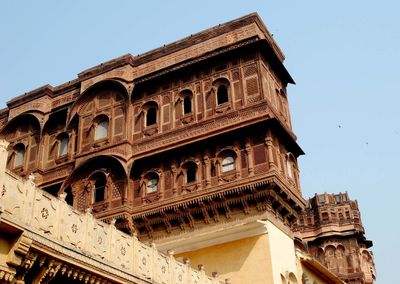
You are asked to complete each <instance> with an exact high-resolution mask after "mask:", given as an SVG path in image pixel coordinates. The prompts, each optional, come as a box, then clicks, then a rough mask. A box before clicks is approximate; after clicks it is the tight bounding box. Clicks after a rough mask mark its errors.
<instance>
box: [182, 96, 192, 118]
mask: <svg viewBox="0 0 400 284" xmlns="http://www.w3.org/2000/svg"><path fill="white" fill-rule="evenodd" d="M191 112H192V98H191V97H190V96H186V97H185V98H184V99H183V114H188V113H191Z"/></svg>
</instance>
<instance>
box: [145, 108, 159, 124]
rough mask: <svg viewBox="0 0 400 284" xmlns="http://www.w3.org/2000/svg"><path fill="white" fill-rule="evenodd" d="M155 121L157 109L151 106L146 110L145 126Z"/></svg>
mask: <svg viewBox="0 0 400 284" xmlns="http://www.w3.org/2000/svg"><path fill="white" fill-rule="evenodd" d="M156 123H157V110H156V109H155V108H154V107H152V108H149V109H148V110H147V115H146V126H150V125H153V124H156Z"/></svg>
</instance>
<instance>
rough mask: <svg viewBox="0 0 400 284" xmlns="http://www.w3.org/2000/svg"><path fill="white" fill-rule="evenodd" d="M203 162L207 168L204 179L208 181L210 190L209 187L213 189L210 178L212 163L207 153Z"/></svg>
mask: <svg viewBox="0 0 400 284" xmlns="http://www.w3.org/2000/svg"><path fill="white" fill-rule="evenodd" d="M203 161H204V165H205V166H206V169H205V176H204V179H205V180H206V188H209V187H211V177H210V174H211V163H210V158H208V154H207V153H206V154H205V155H204V159H203Z"/></svg>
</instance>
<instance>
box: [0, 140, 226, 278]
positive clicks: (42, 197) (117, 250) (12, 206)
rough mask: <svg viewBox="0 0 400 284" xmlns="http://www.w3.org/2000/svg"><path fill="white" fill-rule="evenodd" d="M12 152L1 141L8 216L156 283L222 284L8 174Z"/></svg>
mask: <svg viewBox="0 0 400 284" xmlns="http://www.w3.org/2000/svg"><path fill="white" fill-rule="evenodd" d="M6 147H7V143H6V142H5V141H0V206H1V207H2V216H4V215H7V218H9V219H11V220H15V221H16V222H17V223H22V224H23V225H25V226H27V227H28V228H29V229H30V230H33V231H35V232H37V233H40V234H41V235H43V236H46V238H48V239H53V240H55V241H58V242H61V243H62V244H63V245H64V246H67V247H70V248H71V249H72V250H76V251H79V252H80V253H82V254H84V255H86V256H90V257H93V258H96V259H100V260H101V261H102V262H103V263H106V264H109V265H111V266H113V267H117V268H118V269H122V270H124V271H126V272H128V273H129V274H132V275H135V276H138V277H140V278H142V279H143V278H144V279H148V280H149V282H150V283H160V284H161V283H163V284H167V283H184V284H191V283H192V284H195V283H196V284H208V283H210V284H217V283H220V282H219V281H218V280H217V279H216V277H210V276H207V275H206V274H205V272H204V270H203V269H199V270H195V269H192V268H191V267H190V266H189V261H185V263H181V262H179V261H177V260H175V258H174V256H173V252H171V253H169V254H168V255H166V254H163V253H160V252H159V251H158V250H157V249H156V247H155V245H150V246H149V245H146V244H144V243H142V242H140V241H139V240H138V239H137V237H136V236H130V235H127V234H125V233H123V232H121V231H119V230H117V229H116V228H115V226H114V224H106V223H103V222H101V221H99V220H97V219H95V218H94V217H93V216H92V214H91V212H90V211H87V212H86V213H81V212H78V211H77V210H75V209H73V208H72V207H70V206H69V205H68V204H67V203H66V202H65V201H64V196H60V197H58V198H57V197H54V196H52V195H50V194H49V193H47V192H45V191H43V190H41V189H39V188H37V187H36V186H35V184H34V177H33V176H32V175H31V176H30V177H29V178H28V179H27V180H23V179H22V178H21V177H19V176H17V175H15V174H13V173H11V172H9V171H8V170H6V169H5V160H6V159H7V151H6ZM0 218H1V216H0Z"/></svg>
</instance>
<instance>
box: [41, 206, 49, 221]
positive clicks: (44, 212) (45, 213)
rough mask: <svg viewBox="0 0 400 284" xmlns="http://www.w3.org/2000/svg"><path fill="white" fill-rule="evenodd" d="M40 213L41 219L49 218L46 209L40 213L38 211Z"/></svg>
mask: <svg viewBox="0 0 400 284" xmlns="http://www.w3.org/2000/svg"><path fill="white" fill-rule="evenodd" d="M40 213H42V218H43V219H47V217H49V210H47V208H42V211H40Z"/></svg>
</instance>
